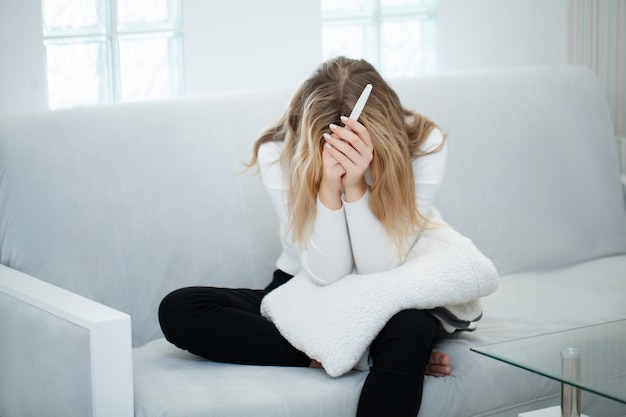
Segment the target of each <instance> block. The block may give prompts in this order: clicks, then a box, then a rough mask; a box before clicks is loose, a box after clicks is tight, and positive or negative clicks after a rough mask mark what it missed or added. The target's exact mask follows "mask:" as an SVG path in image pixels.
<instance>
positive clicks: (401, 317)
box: [381, 309, 439, 340]
mask: <svg viewBox="0 0 626 417" xmlns="http://www.w3.org/2000/svg"><path fill="white" fill-rule="evenodd" d="M438 326H439V325H438V322H437V319H435V318H434V317H433V316H432V315H431V314H430V313H428V312H427V311H424V310H415V309H410V310H403V311H400V312H399V313H397V314H396V315H394V316H393V317H392V318H391V319H389V321H388V322H387V324H386V325H385V327H384V328H383V330H382V331H381V335H383V336H384V337H393V338H401V339H408V340H411V339H415V340H424V339H433V338H434V337H435V336H436V334H437V332H438Z"/></svg>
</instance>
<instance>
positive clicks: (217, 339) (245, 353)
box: [159, 287, 311, 366]
mask: <svg viewBox="0 0 626 417" xmlns="http://www.w3.org/2000/svg"><path fill="white" fill-rule="evenodd" d="M265 293H266V292H265V291H263V290H248V289H230V288H212V287H189V288H182V289H179V290H176V291H174V292H172V293H170V294H169V295H168V296H166V297H165V298H164V299H163V301H162V302H161V305H160V307H159V322H160V324H161V329H162V330H163V334H164V335H165V337H166V339H167V340H168V341H170V342H171V343H173V344H174V345H176V346H178V347H179V348H181V349H185V350H188V351H189V352H191V353H194V354H196V355H200V356H203V357H205V358H207V359H210V360H213V361H217V362H227V363H239V364H249V365H279V366H308V365H309V364H310V362H311V360H310V359H309V358H308V357H307V356H306V355H305V354H304V353H302V352H300V351H299V350H297V349H296V348H294V347H293V346H292V345H291V344H290V343H289V342H288V341H287V340H286V339H285V338H284V337H283V336H282V335H281V334H280V332H279V331H278V330H277V329H276V327H275V326H274V325H273V324H272V323H271V322H270V321H268V320H266V319H265V318H264V317H263V316H261V313H260V306H261V301H262V299H263V297H264V295H265Z"/></svg>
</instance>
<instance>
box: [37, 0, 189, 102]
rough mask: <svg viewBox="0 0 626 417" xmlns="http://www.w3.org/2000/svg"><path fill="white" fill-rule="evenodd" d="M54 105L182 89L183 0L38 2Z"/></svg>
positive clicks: (133, 97)
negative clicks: (40, 9) (39, 3)
mask: <svg viewBox="0 0 626 417" xmlns="http://www.w3.org/2000/svg"><path fill="white" fill-rule="evenodd" d="M42 1H43V22H44V28H43V31H44V46H45V58H46V71H47V81H48V104H49V107H50V108H51V109H58V108H62V107H71V106H74V105H78V104H97V103H109V102H113V101H121V100H146V99H159V98H165V97H171V96H176V95H180V94H182V89H183V87H182V34H181V0H42Z"/></svg>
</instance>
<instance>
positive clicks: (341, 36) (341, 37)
mask: <svg viewBox="0 0 626 417" xmlns="http://www.w3.org/2000/svg"><path fill="white" fill-rule="evenodd" d="M338 55H344V56H347V57H350V58H365V59H367V60H368V61H369V62H370V63H372V64H373V65H376V63H377V54H376V33H375V30H374V26H373V24H372V23H371V22H369V23H359V22H356V23H348V24H343V25H341V24H329V25H325V26H323V27H322V59H324V60H326V59H329V58H332V57H335V56H338Z"/></svg>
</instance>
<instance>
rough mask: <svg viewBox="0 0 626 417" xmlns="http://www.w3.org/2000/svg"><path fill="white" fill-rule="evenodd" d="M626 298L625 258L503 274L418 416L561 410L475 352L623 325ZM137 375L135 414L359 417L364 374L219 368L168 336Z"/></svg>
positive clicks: (554, 389)
mask: <svg viewBox="0 0 626 417" xmlns="http://www.w3.org/2000/svg"><path fill="white" fill-rule="evenodd" d="M590 288H592V289H593V290H592V291H590ZM624 294H626V255H623V256H614V257H608V258H603V259H598V260H594V261H589V262H585V263H582V264H579V265H575V266H572V267H569V268H564V269H559V270H553V271H548V272H536V273H523V274H515V275H509V276H504V277H502V278H501V279H500V287H499V289H498V291H496V292H495V293H494V294H493V295H491V296H489V297H486V298H485V299H484V300H483V307H484V318H483V320H482V321H480V322H479V323H478V330H476V331H475V332H464V333H457V334H455V335H451V336H449V337H446V338H445V339H444V340H442V341H441V342H440V343H439V345H438V346H437V349H440V350H443V351H445V352H446V353H448V354H449V355H450V358H451V361H452V368H453V373H452V376H450V377H446V378H435V377H426V381H425V384H424V396H423V398H424V400H423V403H422V408H421V410H420V414H419V415H420V416H438V417H463V416H468V417H469V416H503V417H504V416H511V415H517V413H518V412H522V411H528V410H533V409H538V408H543V407H547V406H554V405H558V404H559V399H558V398H559V393H560V387H559V384H558V383H556V382H555V381H552V380H549V379H548V378H543V377H540V376H538V375H535V374H533V373H530V372H527V371H524V370H521V369H517V368H515V367H513V366H510V365H507V364H504V363H501V362H499V361H496V360H493V359H490V358H487V357H484V356H482V355H479V354H477V353H474V352H471V351H470V350H469V348H470V347H472V346H479V345H484V344H488V343H495V342H501V341H505V340H510V339H516V338H520V337H527V336H532V335H537V334H540V333H546V332H551V331H559V330H565V329H569V328H573V327H580V326H585V325H590V324H597V323H603V322H606V321H612V320H618V319H624V318H626V303H624V302H623V301H624ZM581 306H585V308H580V307H581ZM134 373H135V415H136V416H137V417H143V416H146V417H147V416H150V417H155V416H166V415H181V416H182V415H184V416H190V417H193V416H220V417H224V416H225V417H228V416H233V417H234V416H237V417H247V416H249V417H259V416H268V417H269V416H271V417H287V416H298V417H308V416H310V417H313V416H318V417H319V416H333V417H343V416H345V417H353V416H354V415H355V413H356V404H357V401H358V397H359V393H360V390H361V386H362V384H363V381H364V380H365V377H366V376H367V373H366V372H358V371H353V372H350V373H348V374H346V375H344V376H342V377H340V378H331V377H329V376H327V375H326V374H325V373H324V372H323V371H322V370H319V369H308V368H306V369H304V368H278V367H261V366H242V365H230V364H221V363H214V362H210V361H207V360H204V359H202V358H199V357H197V356H193V355H191V354H189V353H187V352H185V351H182V350H180V349H178V348H176V347H175V346H173V345H171V344H169V343H168V342H167V341H165V340H164V339H158V340H155V341H152V342H150V343H148V344H146V345H145V346H143V347H141V348H137V349H135V351H134ZM583 407H584V408H583V409H584V411H585V414H588V415H592V416H608V415H619V416H622V415H626V405H623V404H621V405H620V404H618V403H616V402H614V401H610V400H606V399H603V398H600V397H597V396H592V395H587V394H585V395H584V396H583ZM619 413H621V414H619Z"/></svg>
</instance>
